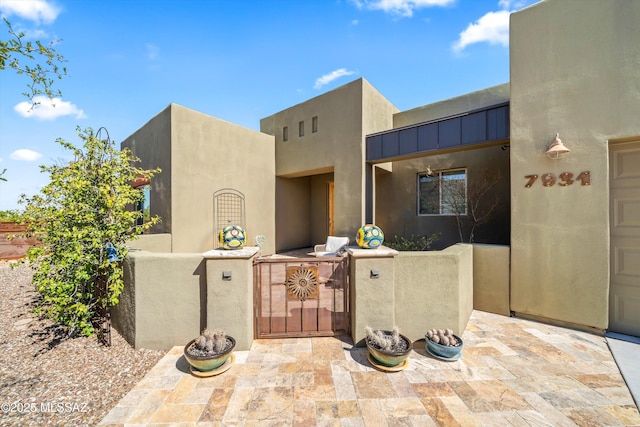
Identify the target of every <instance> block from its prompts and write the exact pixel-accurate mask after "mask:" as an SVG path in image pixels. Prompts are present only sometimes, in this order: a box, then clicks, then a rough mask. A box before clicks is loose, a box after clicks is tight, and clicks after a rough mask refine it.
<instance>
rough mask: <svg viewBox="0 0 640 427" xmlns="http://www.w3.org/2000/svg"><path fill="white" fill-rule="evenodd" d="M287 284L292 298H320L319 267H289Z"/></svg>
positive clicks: (303, 299) (288, 292)
mask: <svg viewBox="0 0 640 427" xmlns="http://www.w3.org/2000/svg"><path fill="white" fill-rule="evenodd" d="M285 285H286V286H287V297H289V298H290V299H298V300H300V301H305V300H307V299H315V298H318V267H288V268H287V281H286V282H285Z"/></svg>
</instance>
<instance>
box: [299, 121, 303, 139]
mask: <svg viewBox="0 0 640 427" xmlns="http://www.w3.org/2000/svg"><path fill="white" fill-rule="evenodd" d="M298 136H304V120H302V121H301V122H298Z"/></svg>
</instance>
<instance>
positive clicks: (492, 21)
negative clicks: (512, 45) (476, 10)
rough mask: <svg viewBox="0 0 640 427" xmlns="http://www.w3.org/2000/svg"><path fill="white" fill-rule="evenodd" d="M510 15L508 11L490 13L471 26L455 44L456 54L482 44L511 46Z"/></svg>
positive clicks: (461, 34)
mask: <svg viewBox="0 0 640 427" xmlns="http://www.w3.org/2000/svg"><path fill="white" fill-rule="evenodd" d="M510 14H511V12H509V11H508V10H500V11H498V12H488V13H486V14H485V15H484V16H483V17H482V18H480V19H478V20H477V21H476V22H475V23H473V24H469V26H468V27H467V28H466V29H465V30H464V31H463V32H461V33H460V38H459V39H458V41H456V42H455V43H454V44H453V50H454V52H461V51H462V50H463V49H464V48H465V47H467V46H469V45H471V44H474V43H481V42H487V43H490V44H501V45H503V46H509V15H510Z"/></svg>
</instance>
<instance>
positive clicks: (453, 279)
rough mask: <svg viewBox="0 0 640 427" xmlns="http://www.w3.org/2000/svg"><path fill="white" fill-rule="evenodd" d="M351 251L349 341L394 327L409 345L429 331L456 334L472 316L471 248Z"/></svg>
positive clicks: (358, 340)
mask: <svg viewBox="0 0 640 427" xmlns="http://www.w3.org/2000/svg"><path fill="white" fill-rule="evenodd" d="M378 250H379V249H376V250H368V251H367V250H364V249H361V250H355V251H354V250H351V249H350V254H351V316H352V323H351V336H352V338H353V340H354V342H356V343H358V342H361V340H362V339H363V338H364V328H365V327H366V326H371V327H373V328H380V329H391V328H392V327H393V326H398V327H399V328H400V330H401V332H402V333H403V334H404V335H406V336H407V337H408V338H410V339H411V340H414V341H415V340H419V339H421V338H424V334H425V332H426V331H427V330H428V329H431V328H450V329H453V331H454V333H456V334H458V335H460V334H462V332H463V331H464V329H465V328H466V326H467V323H468V321H469V317H470V316H471V312H472V311H473V290H474V288H473V246H471V245H463V244H458V245H453V246H451V247H449V248H447V249H445V250H443V251H426V252H425V251H419V252H400V253H398V252H396V251H391V252H390V253H386V255H380V254H379V253H377V252H376V251H378Z"/></svg>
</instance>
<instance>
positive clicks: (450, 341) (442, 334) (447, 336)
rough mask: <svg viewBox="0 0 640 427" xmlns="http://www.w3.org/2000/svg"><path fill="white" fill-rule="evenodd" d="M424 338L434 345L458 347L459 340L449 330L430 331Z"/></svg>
mask: <svg viewBox="0 0 640 427" xmlns="http://www.w3.org/2000/svg"><path fill="white" fill-rule="evenodd" d="M426 337H427V338H428V339H430V340H431V341H433V342H434V343H436V344H440V345H444V346H448V347H455V346H459V345H460V340H459V339H458V338H457V337H456V336H455V335H454V334H453V331H452V330H451V329H430V330H428V331H427V334H426Z"/></svg>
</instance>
